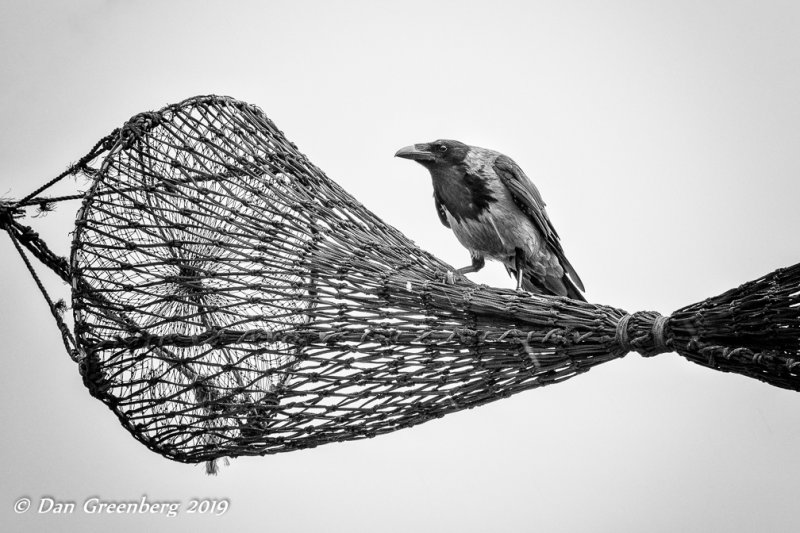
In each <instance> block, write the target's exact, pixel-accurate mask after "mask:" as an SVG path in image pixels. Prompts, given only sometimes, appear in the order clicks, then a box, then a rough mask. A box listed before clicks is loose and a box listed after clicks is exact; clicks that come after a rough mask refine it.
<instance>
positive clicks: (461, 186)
mask: <svg viewBox="0 0 800 533" xmlns="http://www.w3.org/2000/svg"><path fill="white" fill-rule="evenodd" d="M431 176H432V177H433V190H434V195H435V197H436V198H438V201H439V203H440V204H442V205H443V206H444V208H445V209H447V212H448V213H450V215H451V216H452V217H453V218H454V219H456V220H458V221H461V220H463V219H477V218H478V217H479V216H480V215H481V213H483V212H484V210H486V209H487V208H488V207H489V204H491V203H492V202H496V201H497V199H496V198H495V197H494V195H493V194H492V191H491V190H489V186H488V185H487V184H486V181H485V180H484V179H483V178H481V177H480V176H474V175H472V174H469V173H467V172H466V169H465V168H464V166H463V165H461V164H457V165H455V166H447V167H441V168H440V167H435V168H432V169H431ZM465 185H466V187H465Z"/></svg>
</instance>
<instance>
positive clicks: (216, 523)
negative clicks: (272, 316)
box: [0, 0, 800, 532]
mask: <svg viewBox="0 0 800 533" xmlns="http://www.w3.org/2000/svg"><path fill="white" fill-rule="evenodd" d="M798 28H800V4H798V3H797V2H795V1H790V2H740V1H719V2H714V1H704V2H698V1H688V2H677V1H664V2H624V1H618V2H565V1H558V2H530V1H519V2H510V1H509V2H502V1H493V2H488V1H487V2H466V1H463V0H462V1H458V2H418V1H414V0H404V1H402V2H391V3H389V2H385V3H381V2H367V1H365V2H325V1H318V2H299V1H296V2H289V1H287V2H276V1H269V2H267V1H263V2H233V1H228V2H221V1H220V2H201V1H194V2H189V1H172V2H155V1H148V2H145V1H138V2H136V1H128V2H123V1H106V2H101V1H81V2H77V1H73V2H56V1H51V2H31V1H29V0H4V1H3V2H2V4H0V195H2V196H11V197H16V198H19V197H21V196H24V195H25V194H27V193H28V192H30V191H31V190H33V189H34V188H35V187H36V186H38V185H40V184H41V183H43V182H44V181H46V180H47V179H49V178H50V177H52V176H54V175H56V174H57V173H58V172H60V171H61V170H62V169H63V168H65V167H66V165H67V164H68V163H69V162H71V161H75V160H76V159H78V158H79V157H80V156H81V155H83V154H84V153H86V152H87V151H88V150H89V148H90V147H91V146H92V145H93V144H94V143H95V142H96V141H97V140H98V139H100V138H101V137H102V136H104V135H106V134H107V133H108V132H110V131H111V130H112V129H113V128H114V127H117V126H119V125H121V124H122V123H123V122H124V121H125V120H127V119H128V118H129V117H130V116H132V115H134V114H136V113H138V112H141V111H146V110H152V109H158V108H160V107H162V106H163V105H165V104H168V103H172V102H176V101H179V100H182V99H184V98H186V97H189V96H193V95H195V94H208V93H215V94H226V95H231V96H234V97H236V98H239V99H242V100H246V101H249V102H251V103H254V104H256V105H258V106H260V107H261V108H262V109H264V111H265V112H266V113H267V115H269V116H270V117H271V118H272V119H273V120H274V121H276V123H277V124H278V126H279V127H280V128H282V129H283V130H284V131H285V132H286V134H287V135H288V136H289V138H290V139H292V140H293V141H294V142H296V143H297V144H298V145H299V147H300V149H301V150H302V151H304V153H306V154H307V155H308V156H309V158H310V159H311V160H312V161H314V162H315V163H316V164H317V165H318V166H319V167H321V168H322V169H324V170H325V171H326V172H327V173H328V175H329V176H330V177H332V178H333V179H335V180H336V181H338V182H339V183H340V184H341V185H342V186H344V187H345V188H346V189H347V190H348V191H350V192H351V193H352V194H353V195H354V196H355V197H356V198H358V199H359V200H361V201H362V202H363V203H364V204H366V205H367V206H368V207H369V208H370V209H372V210H373V211H374V212H375V213H377V214H378V215H379V216H380V217H382V218H383V219H384V220H385V221H386V222H387V223H389V224H392V225H394V226H396V227H397V228H399V229H400V230H401V231H403V232H404V233H405V234H406V235H407V236H408V237H409V238H410V239H412V240H414V241H415V242H416V243H418V244H419V245H420V246H422V247H423V248H425V249H427V250H430V251H431V252H433V253H435V254H436V255H438V256H439V257H441V258H442V259H444V260H445V261H447V262H449V263H451V264H455V265H456V266H461V265H462V264H466V263H467V262H468V256H467V253H466V252H465V251H464V250H463V249H462V248H461V247H460V246H459V245H458V243H457V242H456V240H455V238H454V237H453V236H452V234H451V233H449V231H448V230H446V229H445V228H444V227H442V226H441V225H440V224H439V222H438V220H437V218H436V215H435V213H434V210H433V202H432V199H431V192H432V191H431V184H430V179H429V177H428V175H427V172H426V171H425V170H424V169H423V168H422V167H420V166H419V165H416V164H414V163H411V162H409V161H404V160H399V159H394V158H393V157H392V155H393V154H394V152H395V150H397V149H398V148H400V147H402V146H405V145H408V144H411V143H414V142H422V141H430V140H433V139H436V138H439V137H446V138H455V139H459V140H462V141H464V142H467V143H469V144H476V145H480V146H485V147H487V148H493V149H497V150H500V151H502V152H504V153H506V154H508V155H510V156H511V157H513V158H514V159H515V160H516V161H517V162H518V163H519V164H520V165H521V166H522V168H523V169H525V171H526V172H527V173H528V175H529V176H531V178H532V179H534V181H535V182H536V183H537V185H538V187H539V189H540V190H541V192H542V194H543V196H544V198H545V200H546V201H547V204H548V212H549V214H550V217H551V219H552V220H553V223H554V225H555V226H556V228H557V230H558V231H559V233H560V234H561V237H562V241H563V243H564V247H565V250H566V253H567V255H568V257H569V258H570V260H571V261H572V263H573V264H574V265H575V267H576V268H577V270H578V272H579V273H580V275H581V277H582V278H583V280H584V282H585V284H586V287H587V293H586V294H587V297H588V298H589V299H590V300H591V301H595V302H598V303H604V304H610V305H614V306H617V307H622V308H624V309H627V310H629V311H636V310H644V309H649V310H657V311H659V312H662V313H665V314H666V313H669V312H671V311H673V310H675V309H677V308H679V307H681V306H684V305H688V304H690V303H693V302H695V301H698V300H702V299H703V298H705V297H708V296H711V295H714V294H717V293H719V292H722V291H724V290H726V289H728V288H731V287H734V286H736V285H738V284H740V283H742V282H745V281H747V280H750V279H754V278H756V277H759V276H761V275H763V274H765V273H767V272H769V271H771V270H774V269H776V268H779V267H782V266H787V265H790V264H793V263H796V262H797V261H798V260H800V242H799V241H800V239H799V238H798V231H797V228H798V226H799V225H800V212H799V211H798V209H797V200H798V198H799V197H800V180H798V176H799V175H800V150H798V146H800V96H798V95H800V31H798ZM77 186H78V187H80V186H82V185H81V184H78V185H77ZM75 187H76V184H74V183H68V184H67V186H66V187H65V188H62V189H61V190H74V189H75ZM76 209H77V205H76V204H75V203H74V202H73V203H72V204H64V205H62V206H61V207H60V208H59V210H58V211H57V212H56V213H52V214H50V215H49V216H48V217H46V218H42V219H29V222H30V223H32V224H33V225H34V227H35V228H36V229H38V230H39V231H41V233H42V235H43V236H44V237H45V238H46V240H47V241H48V242H49V243H51V244H52V246H53V247H54V248H55V249H56V251H58V252H59V253H61V254H66V253H68V248H69V242H70V236H69V235H68V232H69V231H70V230H71V228H72V221H73V220H74V214H75V210H76ZM0 269H1V270H0V341H1V342H2V344H1V345H0V352H1V353H0V355H1V358H0V363H2V373H1V374H0V411H1V412H2V418H1V420H2V431H3V437H2V440H1V441H0V442H2V452H3V459H2V461H3V468H2V472H3V473H2V478H3V480H2V484H1V487H2V488H0V519H1V524H2V529H3V530H4V531H18V530H19V531H22V530H24V531H52V530H56V529H58V530H62V531H64V530H76V531H77V530H90V529H105V530H112V529H113V530H115V531H143V530H146V531H162V530H164V531H166V530H176V529H178V528H180V529H183V530H188V528H192V531H218V530H220V529H225V530H227V531H280V532H293V531H298V532H301V531H347V532H361V531H364V532H373V531H404V532H406V531H422V532H427V531H437V532H439V531H465V532H470V531H476V532H478V531H524V530H531V531H532V530H537V531H614V532H620V531H655V532H660V531H663V532H673V531H684V532H691V531H698V532H700V531H703V532H704V531H742V532H744V531H756V530H757V531H797V530H798V527H800V526H798V521H800V519H798V515H797V494H798V490H797V489H798V485H800V461H798V453H797V451H798V445H799V444H800V424H798V416H799V415H800V396H798V394H797V393H795V392H790V391H785V390H781V389H777V388H774V387H771V386H769V385H765V384H762V383H760V382H757V381H754V380H751V379H747V378H744V377H741V376H736V375H730V374H722V373H717V372H714V371H711V370H708V369H705V368H701V367H698V366H695V365H692V364H691V363H689V362H687V361H685V360H683V359H682V358H680V357H679V356H677V355H675V354H664V355H660V356H658V357H656V358H652V359H643V358H641V357H639V356H638V355H636V354H633V355H630V356H628V357H626V358H624V359H622V360H619V361H615V362H612V363H608V364H606V365H603V366H601V367H598V368H596V369H594V370H592V371H591V372H590V373H589V374H586V375H583V376H581V377H578V378H576V379H574V380H571V381H568V382H566V383H563V384H561V385H560V386H558V387H550V388H547V389H541V390H534V391H529V392H526V393H522V394H519V395H517V396H515V397H512V398H509V399H506V400H503V401H499V402H496V403H494V404H491V405H488V406H484V407H481V408H479V409H474V410H471V411H467V412H462V413H457V414H453V415H450V416H448V417H445V418H443V419H441V420H437V421H435V422H431V423H429V424H424V425H422V426H419V427H416V428H412V429H407V430H403V431H399V432H397V433H394V434H391V435H387V436H382V437H379V438H376V439H372V440H367V441H360V442H350V443H343V444H333V445H327V446H323V447H321V448H317V449H313V450H307V451H299V452H293V453H287V454H280V455H275V456H269V457H254V458H243V459H237V460H236V461H234V462H233V463H232V464H231V465H230V466H229V467H227V468H224V469H223V470H222V472H221V474H220V475H219V476H217V477H208V476H206V475H205V474H204V473H203V469H202V468H201V467H193V466H188V465H183V464H178V463H173V462H170V461H168V460H166V459H163V458H161V457H160V456H158V455H156V454H154V453H152V452H150V451H148V450H147V449H146V448H145V447H144V446H142V445H141V444H139V443H138V442H136V441H135V440H134V439H133V438H131V436H130V435H129V434H128V433H127V431H125V430H124V429H123V428H122V427H121V426H120V425H119V423H118V422H117V420H116V417H115V416H114V415H113V414H112V412H111V411H109V410H108V409H107V408H106V407H105V406H104V405H102V404H101V403H100V402H98V401H96V400H95V399H93V398H91V397H90V396H89V394H88V392H87V390H86V389H85V388H84V386H83V385H82V383H81V379H80V376H79V375H78V371H77V367H76V366H75V365H74V364H73V363H72V362H71V361H70V359H69V358H68V357H67V355H66V353H65V352H64V349H63V347H62V346H61V343H60V339H59V336H58V332H57V329H56V328H55V326H54V324H53V321H52V319H51V318H50V316H49V313H48V310H47V308H46V306H45V304H44V302H43V301H42V299H41V297H40V296H39V294H38V292H37V290H36V287H35V285H34V284H33V282H32V280H31V279H30V277H29V276H28V274H27V273H26V271H25V270H24V267H23V265H22V263H21V261H20V260H19V258H18V257H16V252H15V251H14V250H13V248H12V246H11V244H10V241H9V240H8V239H7V238H5V237H3V236H2V235H0ZM44 276H45V277H46V278H47V279H48V280H50V281H48V287H51V288H52V289H53V290H54V292H55V293H57V294H58V295H59V296H60V295H64V296H66V295H68V291H67V290H66V287H64V286H63V285H60V284H59V282H57V281H56V282H52V280H53V278H54V276H51V275H49V274H47V273H45V274H44ZM473 279H476V280H478V281H480V282H482V283H488V284H491V285H497V286H503V287H511V286H512V282H511V280H510V279H508V278H507V277H506V275H505V273H504V271H503V270H502V268H501V267H499V266H498V265H490V266H488V267H487V268H486V269H485V272H482V273H481V274H480V275H477V276H474V278H473ZM143 494H146V495H147V496H148V498H150V499H151V500H179V501H182V502H188V501H189V499H190V498H193V497H209V498H214V497H216V498H223V497H224V498H229V499H230V501H231V508H230V510H229V511H228V513H227V514H226V515H224V516H222V517H199V516H189V515H186V514H185V513H182V514H181V516H179V517H177V518H166V517H163V516H153V517H149V516H125V515H122V516H87V515H85V514H83V513H81V512H80V511H79V510H78V511H76V512H75V513H74V514H73V515H71V516H66V517H63V516H62V517H59V516H53V515H37V514H36V513H35V512H33V511H30V512H28V513H27V514H25V515H15V514H14V512H13V511H12V505H13V503H14V501H15V500H16V499H17V498H18V497H21V496H29V497H31V498H33V500H34V504H35V503H36V502H37V501H38V499H39V498H41V497H42V496H52V497H55V498H58V499H61V500H72V501H76V502H77V503H78V505H79V506H80V504H81V502H82V501H83V500H85V499H86V498H88V497H90V496H100V497H102V498H104V499H121V500H137V499H140V498H141V496H142V495H143Z"/></svg>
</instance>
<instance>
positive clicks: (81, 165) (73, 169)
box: [13, 130, 118, 207]
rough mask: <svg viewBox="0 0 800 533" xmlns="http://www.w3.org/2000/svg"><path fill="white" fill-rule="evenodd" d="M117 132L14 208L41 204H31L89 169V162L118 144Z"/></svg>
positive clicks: (108, 136) (102, 140)
mask: <svg viewBox="0 0 800 533" xmlns="http://www.w3.org/2000/svg"><path fill="white" fill-rule="evenodd" d="M117 132H118V130H114V131H112V132H111V133H110V134H109V135H106V136H105V137H103V138H102V139H100V140H99V141H98V142H97V144H95V145H94V146H93V147H92V149H91V150H90V151H89V153H88V154H86V155H85V156H83V157H81V158H80V159H78V162H77V163H75V164H74V165H70V166H69V167H67V169H66V170H65V171H64V172H62V173H61V174H59V175H58V176H56V177H55V178H53V179H51V180H50V181H48V182H47V183H45V184H44V185H42V186H41V187H39V188H38V189H36V190H34V191H33V192H32V193H30V194H28V195H27V196H25V197H24V198H22V199H21V200H19V201H17V202H15V203H14V204H13V207H22V206H24V205H30V204H31V203H39V202H31V199H32V198H35V197H36V196H38V195H39V194H41V193H42V192H44V191H46V190H47V189H49V188H50V187H52V186H53V185H55V184H56V183H58V182H59V181H61V180H62V179H64V178H65V177H67V176H70V175H72V174H75V173H77V172H82V171H83V170H85V169H87V168H88V166H87V165H88V163H89V161H91V160H92V159H94V158H96V157H97V156H98V155H100V154H101V153H103V152H105V151H107V150H109V149H110V148H111V146H112V145H113V142H116V139H117ZM50 201H52V200H50Z"/></svg>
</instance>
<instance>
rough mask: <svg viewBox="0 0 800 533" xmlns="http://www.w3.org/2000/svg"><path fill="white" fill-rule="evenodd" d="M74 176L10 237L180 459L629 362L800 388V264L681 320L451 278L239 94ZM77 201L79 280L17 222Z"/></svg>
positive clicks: (347, 428) (115, 390) (96, 377)
mask: <svg viewBox="0 0 800 533" xmlns="http://www.w3.org/2000/svg"><path fill="white" fill-rule="evenodd" d="M78 173H82V174H85V175H87V176H89V177H90V178H91V187H90V188H89V190H88V191H86V192H85V193H83V194H79V195H74V196H70V197H61V198H46V197H43V196H41V192H42V191H43V190H44V189H45V188H46V187H47V185H49V184H47V185H45V187H42V188H40V189H39V190H37V191H34V193H32V194H31V195H28V196H27V197H26V198H24V199H23V200H20V201H18V202H5V203H3V204H0V225H2V227H3V228H4V229H6V231H7V232H8V234H9V235H10V236H11V239H12V241H13V242H14V244H15V245H16V246H17V249H18V250H19V251H20V253H21V254H22V256H23V258H25V260H26V263H27V264H28V266H29V268H31V264H30V262H29V261H28V259H27V255H26V253H25V252H24V251H23V248H27V249H28V250H29V251H30V252H31V253H33V254H34V255H35V257H37V258H38V259H39V260H40V261H42V262H43V263H44V264H45V265H46V266H48V267H50V268H51V270H53V271H54V272H55V273H56V274H57V275H59V276H60V277H62V278H63V279H65V280H68V281H69V282H70V284H71V286H72V311H73V318H74V331H70V328H69V327H68V326H67V325H66V324H65V321H64V320H63V319H62V318H61V309H58V305H57V304H55V303H53V302H52V300H51V299H50V298H49V297H48V296H47V293H46V291H44V288H43V287H42V285H41V283H40V282H39V280H38V278H35V279H36V280H37V283H39V287H40V288H41V289H42V292H43V294H45V296H46V298H47V301H48V304H49V305H50V308H51V311H52V312H53V316H54V317H55V319H56V321H57V323H58V324H59V327H60V329H61V332H62V336H63V337H64V342H65V345H66V346H67V348H68V350H69V351H70V353H71V355H72V356H73V358H74V359H75V360H76V361H77V362H78V363H79V368H80V372H81V375H82V376H83V381H84V383H85V385H86V387H88V389H89V391H90V392H91V394H92V395H94V396H95V397H97V398H99V399H100V400H102V401H103V402H105V403H106V405H108V407H109V408H111V410H113V411H114V413H115V414H116V415H117V416H118V417H119V420H120V421H121V423H122V425H123V426H124V427H125V428H126V429H128V431H130V432H131V434H132V435H133V436H134V437H136V438H137V439H139V440H140V441H141V442H143V443H144V444H145V445H146V446H147V447H148V448H150V449H151V450H153V451H155V452H157V453H159V454H161V455H163V456H165V457H168V458H170V459H173V460H176V461H182V462H200V461H211V462H212V463H210V464H213V461H214V460H215V459H219V458H223V457H236V456H240V455H262V454H269V453H276V452H283V451H289V450H296V449H300V448H309V447H313V446H317V445H320V444H325V443H328V442H338V441H346V440H352V439H361V438H368V437H373V436H375V435H379V434H382V433H387V432H390V431H395V430H398V429H402V428H405V427H409V426H412V425H415V424H419V423H421V422H425V421H427V420H431V419H433V418H438V417H441V416H444V415H446V414H448V413H451V412H454V411H458V410H461V409H466V408H471V407H475V406H477V405H481V404H484V403H487V402H490V401H494V400H497V399H499V398H504V397H506V396H509V395H511V394H514V393H517V392H520V391H523V390H527V389H532V388H536V387H540V386H544V385H548V384H552V383H557V382H560V381H564V380H566V379H568V378H570V377H573V376H576V375H578V374H581V373H583V372H586V371H588V370H589V369H590V368H592V367H593V366H595V365H598V364H601V363H604V362H606V361H610V360H613V359H617V358H619V357H622V356H623V355H625V354H626V353H628V352H629V351H631V350H635V351H637V352H639V353H641V354H642V355H646V356H652V355H656V354H658V353H662V352H669V351H675V352H677V353H679V354H680V355H682V356H683V357H685V358H687V359H689V360H690V361H692V362H695V363H697V364H700V365H703V366H706V367H709V368H714V369H717V370H722V371H726V372H736V373H739V374H743V375H746V376H750V377H754V378H757V379H760V380H762V381H765V382H767V383H770V384H772V385H776V386H779V387H784V388H790V389H793V390H800V375H798V371H799V370H800V366H799V364H798V353H800V265H795V266H792V267H789V268H785V269H780V270H777V271H775V272H773V273H771V274H769V275H767V276H764V277H763V278H761V279H758V280H756V281H753V282H750V283H747V284H745V285H742V286H741V287H739V288H737V289H733V290H731V291H728V292H726V293H724V294H722V295H719V296H717V297H714V298H710V299H708V300H706V301H704V302H701V303H698V304H694V305H690V306H688V307H685V308H683V309H681V310H679V311H677V312H675V313H673V314H672V315H671V316H670V317H662V316H660V315H659V314H658V313H653V312H639V313H634V314H628V313H627V312H625V311H623V310H620V309H616V308H613V307H608V306H603V305H596V304H591V303H585V302H579V301H573V300H569V299H566V298H560V297H547V296H541V295H534V294H530V293H525V292H517V291H513V290H504V289H497V288H492V287H487V286H483V285H477V284H474V283H472V282H471V281H469V280H468V279H466V278H463V277H458V276H456V277H455V279H453V275H452V272H453V270H454V269H453V268H452V267H451V266H450V265H448V264H446V263H444V262H442V261H441V260H439V259H437V258H436V257H435V256H433V255H431V254H430V253H428V252H426V251H424V250H421V249H420V248H418V247H417V246H416V245H414V244H413V243H412V242H411V241H409V239H407V238H406V237H405V236H404V235H403V234H401V233H400V232H399V231H397V230H396V229H394V228H392V227H391V226H389V225H387V224H385V223H384V222H383V221H381V220H380V219H379V218H378V217H377V216H375V215H374V214H373V213H372V212H371V211H369V210H368V209H367V208H365V207H364V206H363V205H361V204H360V203H359V202H358V201H357V200H355V199H354V198H353V197H352V196H350V195H349V194H348V193H347V192H346V191H344V190H343V189H342V188H341V187H339V186H338V185H337V184H336V183H335V182H333V181H332V180H330V179H329V178H328V177H327V176H326V175H325V174H324V173H323V172H322V171H321V170H320V169H318V168H317V167H315V166H314V165H313V164H311V162H309V161H308V159H307V158H306V157H305V156H304V155H303V154H302V153H300V152H299V151H298V149H297V148H296V147H295V145H294V144H292V143H291V142H289V141H288V140H287V139H286V138H285V137H284V135H283V134H282V133H281V131H279V130H278V129H277V128H276V127H275V125H274V124H273V123H272V122H271V121H270V120H269V119H268V118H267V117H266V116H265V115H264V113H263V112H262V111H261V110H260V109H258V108H256V107H254V106H252V105H249V104H246V103H243V102H239V101H236V100H233V99H231V98H227V97H218V96H203V97H196V98H191V99H189V100H186V101H183V102H181V103H179V104H176V105H171V106H168V107H166V108H164V109H162V110H161V111H159V112H156V113H143V114H140V115H137V116H135V117H133V118H132V119H131V120H129V121H128V122H127V123H126V124H125V125H124V126H123V127H122V128H120V129H118V130H115V131H114V132H112V134H111V135H109V136H108V137H106V138H105V139H103V140H102V141H101V142H100V143H98V145H96V146H95V147H94V148H93V149H92V151H90V153H89V154H87V156H85V157H84V158H82V159H81V160H79V161H78V163H76V164H75V165H73V166H72V167H70V168H69V169H67V171H65V172H64V173H63V174H62V175H60V176H58V177H57V178H56V179H55V180H53V182H55V181H57V180H58V179H60V178H61V177H64V176H67V175H73V174H78ZM53 182H51V183H53ZM69 199H80V200H81V202H82V204H81V207H80V209H79V211H78V215H77V220H76V223H75V226H76V227H75V231H74V238H73V242H72V252H71V257H70V259H69V261H68V262H67V261H66V260H65V259H63V258H60V257H58V256H57V255H56V254H54V253H52V252H51V251H50V250H49V249H48V248H47V246H46V244H44V242H43V241H42V240H41V239H40V238H39V237H38V235H36V234H35V233H34V232H33V231H32V230H31V229H30V228H28V227H26V226H23V225H22V224H21V223H20V222H19V217H21V216H22V215H23V214H24V207H26V206H31V205H35V204H42V203H45V202H53V201H58V200H69ZM31 271H32V272H33V271H34V270H33V269H32V268H31ZM73 333H74V334H73Z"/></svg>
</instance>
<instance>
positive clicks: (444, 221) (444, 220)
mask: <svg viewBox="0 0 800 533" xmlns="http://www.w3.org/2000/svg"><path fill="white" fill-rule="evenodd" d="M433 202H434V203H435V204H436V214H437V215H439V220H441V221H442V224H444V227H446V228H449V227H450V222H448V221H447V211H445V210H444V206H443V205H442V200H441V199H440V198H439V195H438V194H437V193H436V191H434V192H433Z"/></svg>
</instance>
